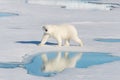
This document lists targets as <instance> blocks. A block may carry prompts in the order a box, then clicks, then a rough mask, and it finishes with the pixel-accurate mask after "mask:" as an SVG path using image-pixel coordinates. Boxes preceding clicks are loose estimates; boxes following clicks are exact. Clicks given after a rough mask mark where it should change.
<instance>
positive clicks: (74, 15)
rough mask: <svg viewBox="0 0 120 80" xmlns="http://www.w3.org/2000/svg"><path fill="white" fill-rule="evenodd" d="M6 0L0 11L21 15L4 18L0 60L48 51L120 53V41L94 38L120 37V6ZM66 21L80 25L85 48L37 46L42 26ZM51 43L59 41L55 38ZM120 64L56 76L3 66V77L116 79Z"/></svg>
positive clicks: (18, 59) (22, 79)
mask: <svg viewBox="0 0 120 80" xmlns="http://www.w3.org/2000/svg"><path fill="white" fill-rule="evenodd" d="M3 1H6V0H0V12H9V13H17V14H19V16H10V17H0V33H1V34H0V44H1V45H0V62H21V61H22V60H23V56H24V55H32V54H36V53H38V52H46V51H47V52H48V51H80V52H103V53H104V52H107V53H111V54H112V55H115V56H120V53H119V51H120V42H118V43H105V42H97V41H94V39H97V38H113V39H116V38H117V39H120V35H119V34H120V27H119V26H120V8H115V9H113V10H111V11H101V10H79V9H75V10H71V9H64V8H60V7H58V6H44V5H39V4H25V3H23V2H20V3H19V1H20V0H17V1H18V2H17V3H16V2H15V3H14V4H13V3H11V2H6V3H4V2H3ZM9 1H10V0H9ZM14 1H15V0H14ZM21 1H23V0H21ZM105 2H106V1H105ZM110 2H114V3H120V2H119V0H110ZM62 23H67V24H73V25H75V26H76V28H77V30H78V33H79V37H80V38H81V39H82V40H83V42H84V46H83V47H79V46H76V45H77V44H76V43H74V42H71V43H72V46H71V47H61V48H59V47H56V45H46V46H38V45H37V44H39V42H40V41H41V38H42V34H43V32H42V29H41V26H42V25H44V24H62ZM20 41H21V42H25V43H20ZM48 42H50V43H56V41H55V40H53V39H49V41H48ZM118 66H120V61H118V62H112V63H108V64H103V65H100V66H92V67H89V68H86V69H76V68H75V69H71V70H69V69H68V70H66V71H64V72H62V73H59V74H58V75H56V76H54V77H42V76H33V75H29V74H27V72H26V71H25V70H24V69H22V68H15V69H2V68H0V80H18V79H20V80H27V79H29V80H40V79H41V80H49V79H51V80H56V79H57V80H61V79H65V80H74V79H76V80H77V79H81V80H108V79H109V80H116V79H120V76H119V74H120V68H119V67H118ZM11 72H12V74H11Z"/></svg>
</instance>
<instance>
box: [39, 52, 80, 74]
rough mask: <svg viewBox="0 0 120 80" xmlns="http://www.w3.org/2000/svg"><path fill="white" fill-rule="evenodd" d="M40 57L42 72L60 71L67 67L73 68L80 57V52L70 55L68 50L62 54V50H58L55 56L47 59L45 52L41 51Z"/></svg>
mask: <svg viewBox="0 0 120 80" xmlns="http://www.w3.org/2000/svg"><path fill="white" fill-rule="evenodd" d="M41 58H42V61H43V64H42V67H41V70H42V72H46V73H49V72H61V71H63V70H65V69H67V68H74V67H75V66H76V63H77V62H78V60H80V59H81V58H82V53H77V54H75V55H74V56H73V57H70V56H69V53H68V52H65V53H64V56H62V52H58V53H57V56H56V57H54V58H52V59H48V57H47V54H45V53H43V54H42V55H41Z"/></svg>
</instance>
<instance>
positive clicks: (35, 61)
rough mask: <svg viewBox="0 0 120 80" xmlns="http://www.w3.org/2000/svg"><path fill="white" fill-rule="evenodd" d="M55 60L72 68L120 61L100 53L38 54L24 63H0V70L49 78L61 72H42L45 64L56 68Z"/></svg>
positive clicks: (119, 58) (59, 64)
mask: <svg viewBox="0 0 120 80" xmlns="http://www.w3.org/2000/svg"><path fill="white" fill-rule="evenodd" d="M58 54H59V55H58ZM43 55H44V56H46V58H48V60H47V62H46V63H45V62H44V60H43V58H42V56H43ZM65 55H66V56H65ZM58 56H59V57H58ZM44 59H45V58H44ZM28 60H29V61H28ZM56 60H58V61H59V60H60V61H62V60H64V61H63V62H62V63H64V62H65V65H69V66H71V65H73V64H74V66H72V68H88V67H90V66H93V65H98V66H99V65H101V64H104V63H110V62H113V61H120V57H117V56H112V55H110V54H108V53H100V52H83V53H81V52H47V53H38V54H36V55H32V57H31V56H30V57H28V58H27V59H25V60H24V61H25V62H22V63H19V62H17V63H0V68H19V67H21V68H24V69H25V70H27V72H28V74H31V75H36V76H45V77H49V76H54V75H56V74H57V73H59V72H61V71H56V70H53V71H48V72H44V71H45V69H47V66H45V64H49V65H52V66H56V64H55V65H54V63H56ZM26 62H27V63H26ZM61 65H62V64H61V63H60V62H58V63H57V67H59V66H61ZM43 67H45V68H43ZM67 68H68V67H65V68H64V69H63V70H62V71H64V70H65V69H67ZM52 69H53V68H52ZM48 70H51V69H48Z"/></svg>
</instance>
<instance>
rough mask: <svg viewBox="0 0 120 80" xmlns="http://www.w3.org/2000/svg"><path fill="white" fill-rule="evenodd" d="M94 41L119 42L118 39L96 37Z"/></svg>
mask: <svg viewBox="0 0 120 80" xmlns="http://www.w3.org/2000/svg"><path fill="white" fill-rule="evenodd" d="M94 40H95V41H99V42H108V43H118V42H120V39H113V38H106V39H105V38H98V39H94Z"/></svg>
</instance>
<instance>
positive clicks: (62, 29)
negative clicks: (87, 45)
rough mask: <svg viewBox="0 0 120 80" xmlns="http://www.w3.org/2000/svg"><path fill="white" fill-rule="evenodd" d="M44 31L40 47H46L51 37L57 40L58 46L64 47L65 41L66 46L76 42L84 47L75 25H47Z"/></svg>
mask: <svg viewBox="0 0 120 80" xmlns="http://www.w3.org/2000/svg"><path fill="white" fill-rule="evenodd" d="M42 28H43V30H44V35H43V37H42V40H41V43H40V44H39V45H41V46H42V45H44V44H45V43H46V42H47V40H48V38H49V37H52V38H54V39H56V40H57V42H58V46H59V47H60V46H62V41H63V40H64V41H65V46H69V45H70V44H69V42H70V40H74V41H75V42H77V43H79V45H80V46H83V42H82V41H81V40H80V39H79V37H78V33H77V30H76V29H75V27H74V26H73V25H70V24H61V25H45V26H43V27H42Z"/></svg>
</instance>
